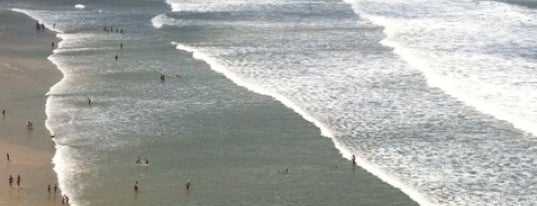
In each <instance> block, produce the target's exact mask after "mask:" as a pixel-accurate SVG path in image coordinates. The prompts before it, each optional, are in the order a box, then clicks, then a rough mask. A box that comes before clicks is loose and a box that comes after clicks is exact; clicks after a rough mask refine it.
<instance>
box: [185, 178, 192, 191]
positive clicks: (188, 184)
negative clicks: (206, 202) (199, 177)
mask: <svg viewBox="0 0 537 206" xmlns="http://www.w3.org/2000/svg"><path fill="white" fill-rule="evenodd" d="M191 186H192V185H191V184H190V179H189V180H187V181H186V190H188V191H190V187H191Z"/></svg>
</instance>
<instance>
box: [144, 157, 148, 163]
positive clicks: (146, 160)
mask: <svg viewBox="0 0 537 206" xmlns="http://www.w3.org/2000/svg"><path fill="white" fill-rule="evenodd" d="M144 160H145V164H146V165H149V160H148V159H147V157H146V158H144Z"/></svg>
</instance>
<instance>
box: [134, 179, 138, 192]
mask: <svg viewBox="0 0 537 206" xmlns="http://www.w3.org/2000/svg"><path fill="white" fill-rule="evenodd" d="M134 192H135V193H138V181H136V182H135V183H134Z"/></svg>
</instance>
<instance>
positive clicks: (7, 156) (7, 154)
mask: <svg viewBox="0 0 537 206" xmlns="http://www.w3.org/2000/svg"><path fill="white" fill-rule="evenodd" d="M6 158H7V161H8V162H9V153H6Z"/></svg>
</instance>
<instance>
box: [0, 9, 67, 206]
mask: <svg viewBox="0 0 537 206" xmlns="http://www.w3.org/2000/svg"><path fill="white" fill-rule="evenodd" d="M0 19H2V21H1V23H0V110H5V111H6V114H5V117H1V116H0V118H1V119H0V156H1V158H0V174H1V175H0V178H1V179H0V180H1V182H0V205H5V206H10V205H18V206H26V205H32V206H34V205H59V204H60V203H61V198H60V195H59V194H60V191H58V193H57V194H56V195H54V192H53V191H51V194H49V193H48V191H47V185H49V184H50V185H51V187H53V185H54V184H55V183H56V182H57V181H56V174H55V173H54V171H53V170H52V168H53V165H52V163H51V161H52V156H53V155H54V145H53V141H52V140H51V139H50V134H49V132H48V130H47V129H46V128H45V125H44V124H45V119H46V114H45V103H46V93H47V92H48V90H49V88H50V87H51V86H52V85H54V84H55V83H56V82H57V81H59V80H60V79H61V73H60V71H58V70H57V69H56V67H55V65H53V64H52V63H51V62H49V61H48V60H47V57H48V56H49V55H50V54H51V53H52V46H51V42H52V41H54V42H55V44H57V43H56V42H58V39H57V38H56V37H55V34H54V33H53V32H51V31H49V30H44V31H36V29H35V23H36V22H35V21H34V20H33V19H31V18H30V17H27V16H25V15H23V14H19V13H16V12H12V11H9V10H0ZM0 115H1V114H0ZM27 121H32V123H33V130H28V129H27V128H26V122H27ZM6 153H9V154H10V161H7V157H6ZM9 175H13V177H14V179H15V181H14V183H13V186H12V187H10V186H9V184H8V178H9ZM17 175H20V176H21V179H22V181H21V185H20V187H18V186H17V184H16V179H17Z"/></svg>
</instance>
